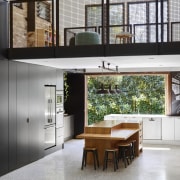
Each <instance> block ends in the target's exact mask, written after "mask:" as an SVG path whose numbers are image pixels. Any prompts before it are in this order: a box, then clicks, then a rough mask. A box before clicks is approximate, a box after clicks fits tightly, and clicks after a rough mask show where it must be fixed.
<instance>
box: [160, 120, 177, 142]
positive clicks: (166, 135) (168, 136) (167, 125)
mask: <svg viewBox="0 0 180 180" xmlns="http://www.w3.org/2000/svg"><path fill="white" fill-rule="evenodd" d="M174 127H175V122H174V117H165V118H162V140H174V139H175V137H174V136H175V133H174Z"/></svg>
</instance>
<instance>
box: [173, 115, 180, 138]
mask: <svg viewBox="0 0 180 180" xmlns="http://www.w3.org/2000/svg"><path fill="white" fill-rule="evenodd" d="M174 120H175V122H174V123H175V140H180V118H178V117H175V118H174Z"/></svg>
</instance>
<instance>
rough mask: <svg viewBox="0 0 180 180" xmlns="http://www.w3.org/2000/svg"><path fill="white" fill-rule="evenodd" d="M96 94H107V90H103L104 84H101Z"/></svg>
mask: <svg viewBox="0 0 180 180" xmlns="http://www.w3.org/2000/svg"><path fill="white" fill-rule="evenodd" d="M96 94H109V90H108V89H104V84H101V88H100V89H98V90H97V92H96Z"/></svg>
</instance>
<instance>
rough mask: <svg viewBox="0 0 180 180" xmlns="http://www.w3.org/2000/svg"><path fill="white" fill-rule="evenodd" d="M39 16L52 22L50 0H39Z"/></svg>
mask: <svg viewBox="0 0 180 180" xmlns="http://www.w3.org/2000/svg"><path fill="white" fill-rule="evenodd" d="M37 16H38V17H40V18H43V19H45V20H47V21H49V22H50V4H49V3H48V2H37Z"/></svg>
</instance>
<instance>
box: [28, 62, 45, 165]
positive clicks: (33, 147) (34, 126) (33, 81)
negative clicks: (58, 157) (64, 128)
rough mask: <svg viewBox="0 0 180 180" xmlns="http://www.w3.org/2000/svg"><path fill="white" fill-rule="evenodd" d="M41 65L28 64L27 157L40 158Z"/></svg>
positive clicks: (41, 130) (41, 119)
mask: <svg viewBox="0 0 180 180" xmlns="http://www.w3.org/2000/svg"><path fill="white" fill-rule="evenodd" d="M41 70H42V66H36V65H29V85H28V89H29V94H28V99H29V100H28V102H29V106H28V113H29V159H30V162H32V161H35V160H37V159H39V158H41V157H42V156H43V155H44V153H43V145H44V84H43V83H42V79H43V77H42V71H41Z"/></svg>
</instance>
